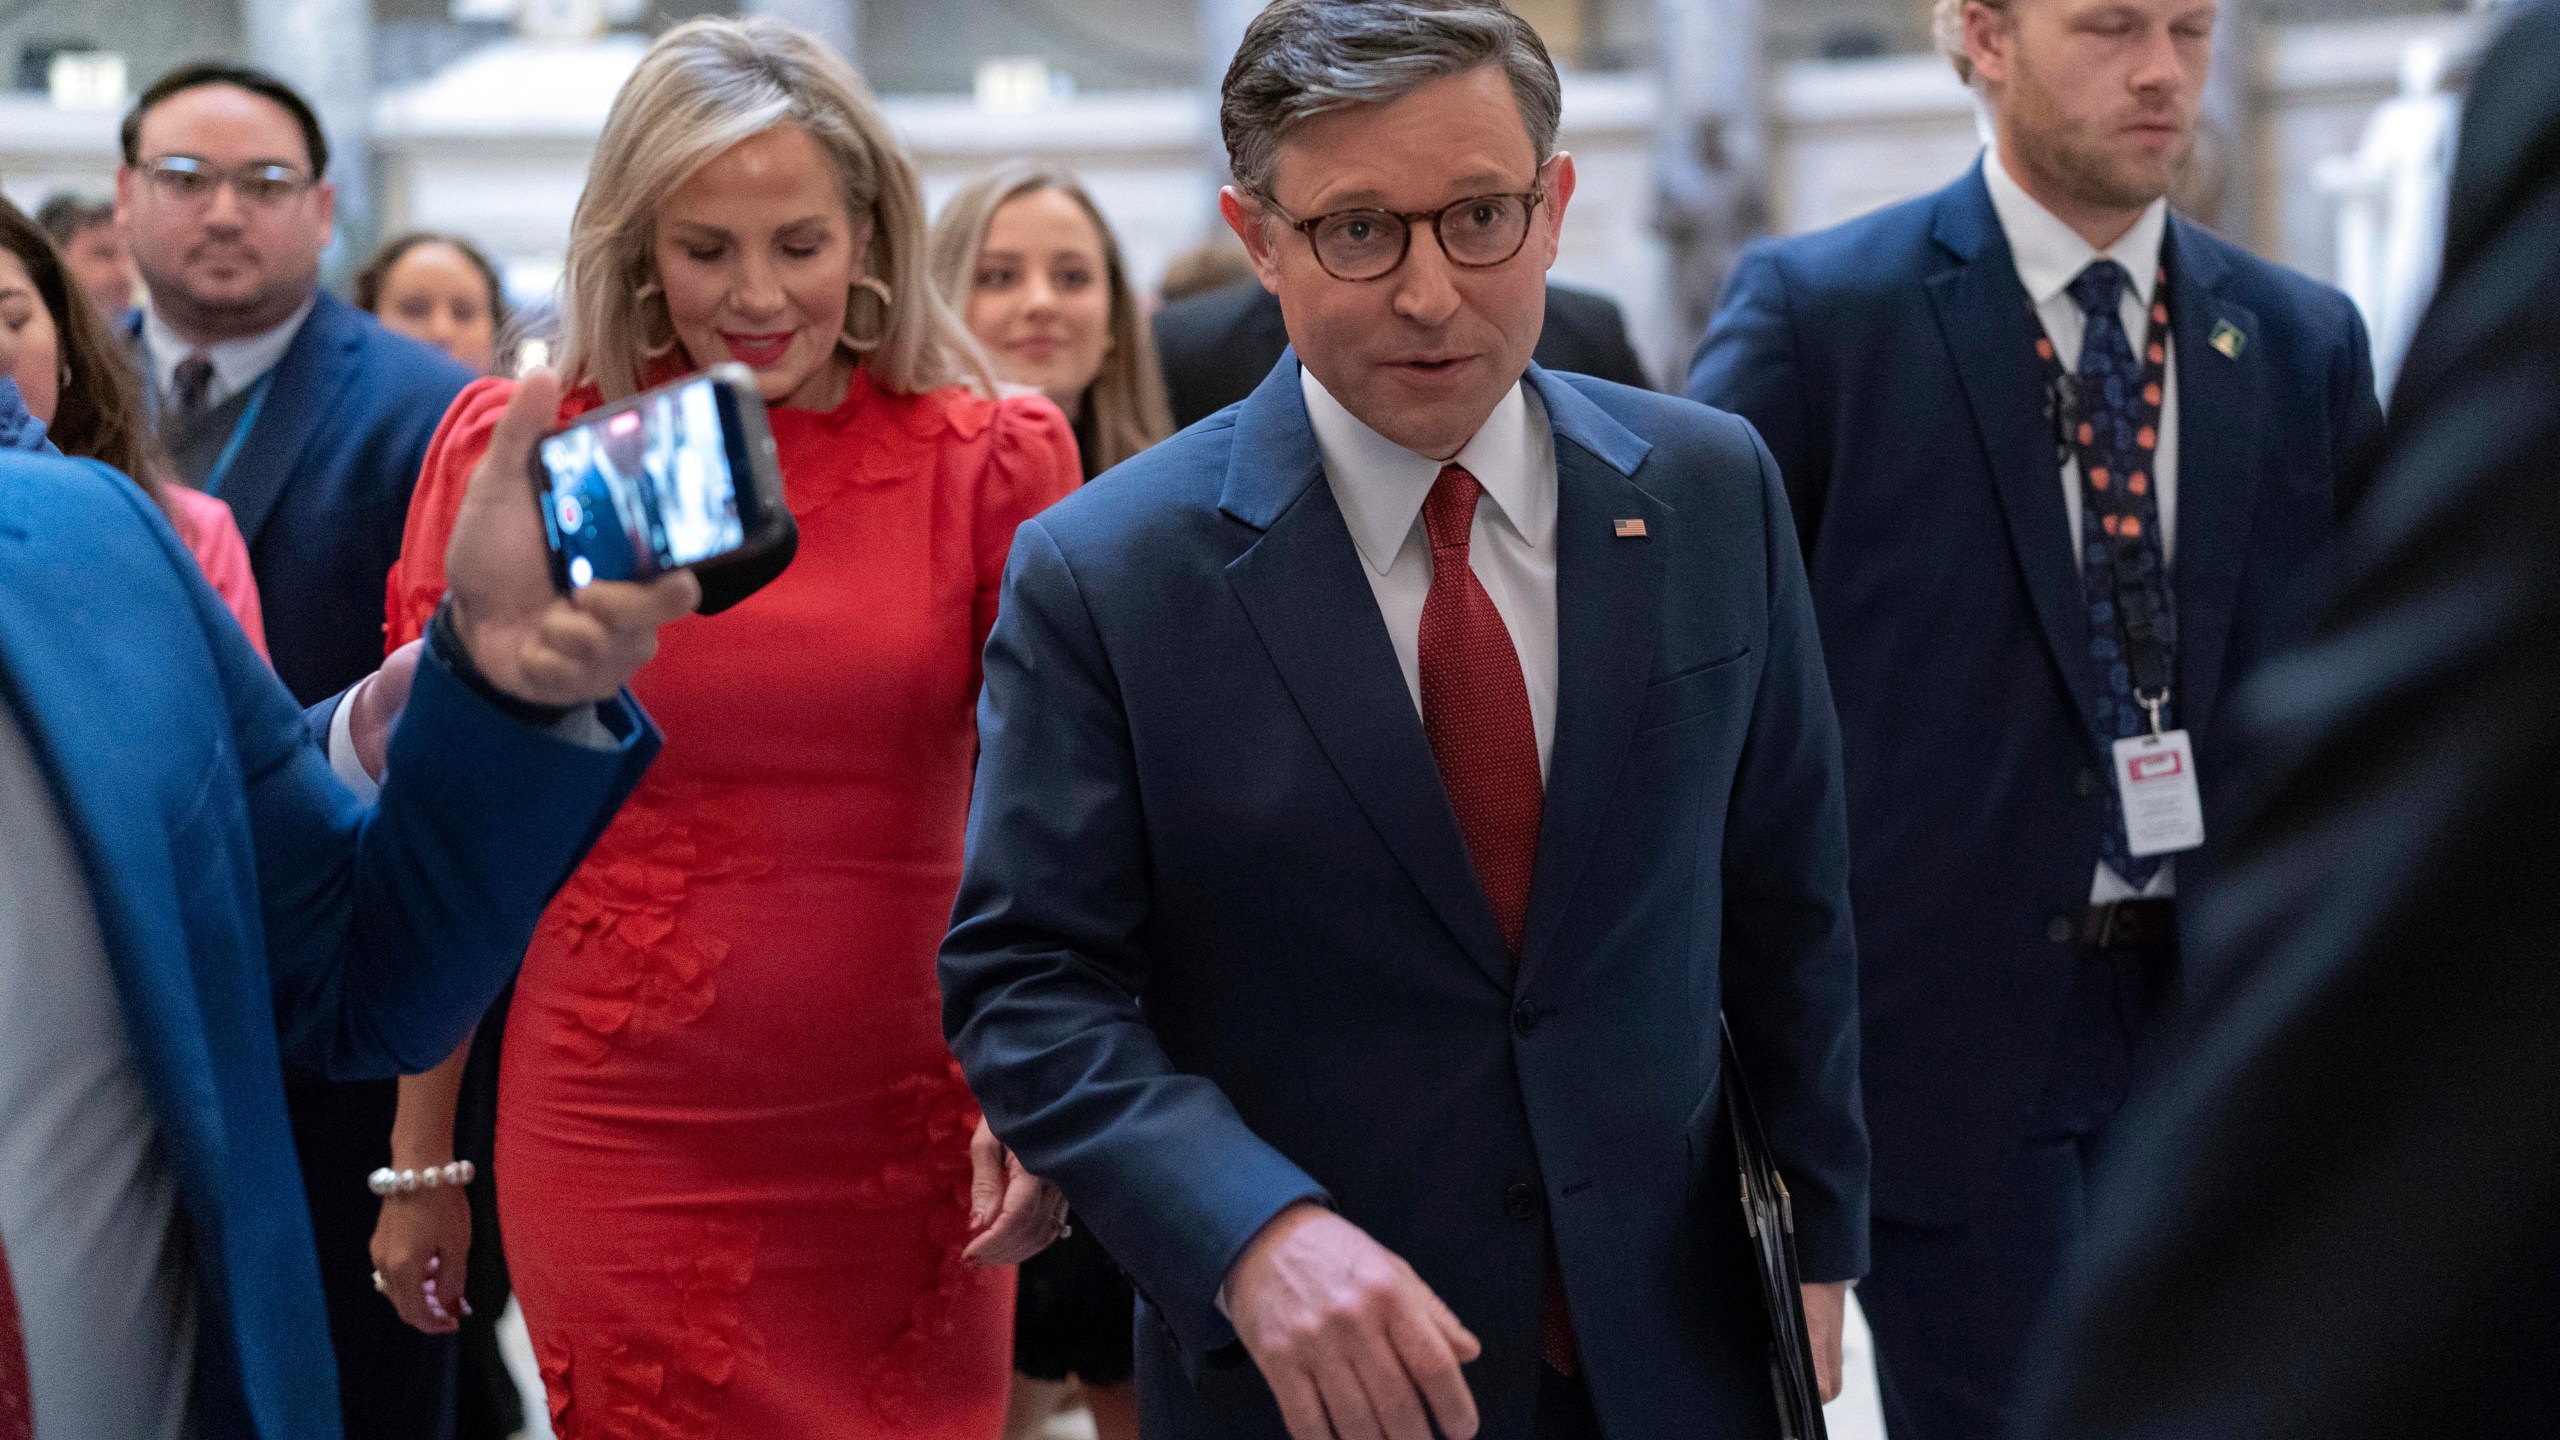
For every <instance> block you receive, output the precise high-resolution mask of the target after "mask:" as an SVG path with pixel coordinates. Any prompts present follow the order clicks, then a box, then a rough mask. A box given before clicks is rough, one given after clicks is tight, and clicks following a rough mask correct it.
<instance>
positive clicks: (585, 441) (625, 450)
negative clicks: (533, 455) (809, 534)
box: [541, 375, 754, 586]
mask: <svg viewBox="0 0 2560 1440" xmlns="http://www.w3.org/2000/svg"><path fill="white" fill-rule="evenodd" d="M724 398H725V397H724V396H723V395H722V394H721V392H720V388H719V386H718V384H717V383H715V382H714V381H713V380H712V378H711V377H709V376H707V375H702V376H695V377H694V378H693V379H690V380H686V381H682V382H679V383H677V384H674V385H670V386H667V387H666V388H665V389H662V390H656V391H652V392H650V393H648V394H646V395H643V396H640V397H639V398H638V400H637V401H635V402H634V403H632V404H631V405H629V406H627V407H624V408H617V409H614V410H610V411H606V412H604V413H603V414H599V415H595V416H592V417H590V418H588V419H585V420H581V421H579V422H577V423H576V424H573V425H571V426H570V427H569V428H568V429H566V430H563V431H561V432H560V433H558V434H556V435H552V436H549V437H547V438H545V439H544V440H543V442H542V445H541V457H542V470H543V474H544V476H545V478H546V479H547V480H548V482H549V483H548V488H547V490H546V491H545V493H544V496H543V507H542V510H543V515H542V523H543V526H544V528H545V529H547V530H548V531H549V532H550V535H551V548H552V550H553V551H554V552H556V553H557V554H558V555H559V557H560V570H561V574H562V576H563V577H564V578H565V579H566V580H567V581H568V582H569V584H571V585H572V586H585V585H590V584H593V583H594V582H596V581H598V580H647V579H650V578H652V577H654V576H656V575H658V574H659V573H661V572H662V571H666V570H672V569H675V568H676V567H678V566H682V565H692V564H697V563H699V562H701V561H704V560H708V559H710V558H712V557H713V556H715V555H721V554H725V553H727V552H729V551H731V550H734V549H737V548H738V547H739V546H740V545H742V544H744V543H745V542H746V531H747V525H748V523H749V522H750V521H751V520H752V519H753V518H754V517H753V516H751V515H746V514H744V513H742V507H744V506H747V505H749V504H751V503H752V501H751V500H750V499H748V498H746V497H742V496H741V494H740V492H739V486H738V473H737V467H738V464H739V460H738V457H737V456H735V455H734V454H733V453H732V449H733V447H732V445H731V435H732V432H733V431H734V430H735V429H736V426H735V425H734V424H724V423H723V422H724V421H725V420H727V419H728V417H727V416H726V415H725V414H724V406H723V403H722V402H723V400H724Z"/></svg>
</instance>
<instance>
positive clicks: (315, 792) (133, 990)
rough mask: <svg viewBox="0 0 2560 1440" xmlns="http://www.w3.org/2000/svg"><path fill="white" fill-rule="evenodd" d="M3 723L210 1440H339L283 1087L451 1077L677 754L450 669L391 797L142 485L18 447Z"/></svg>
mask: <svg viewBox="0 0 2560 1440" xmlns="http://www.w3.org/2000/svg"><path fill="white" fill-rule="evenodd" d="M0 703H5V704H6V705H8V707H9V709H10V712H11V713H12V715H14V716H15V718H16V720H17V722H18V724H19V725H20V727H21V728H23V729H24V731H25V732H26V735H27V740H28V744H29V747H30V749H31V750H32V751H33V752H34V754H35V755H36V757H37V760H38V763H39V764H41V765H42V766H43V768H44V771H45V775H46V778H47V780H48V781H49V782H50V784H51V786H52V790H53V796H54V802H55V804H57V805H58V806H59V807H60V808H61V811H62V817H63V821H64V823H65V826H66V828H67V829H68V830H69V832H70V834H71V836H72V837H73V840H74V842H75V843H76V845H77V847H78V851H79V855H80V858H81V861H82V865H83V868H84V869H85V871H86V873H87V876H88V881H89V889H90V894H91V896H92V898H93V900H94V901H95V903H96V906H97V911H98V929H99V933H100V936H101V938H102V939H103V940H104V942H105V946H106V952H107V961H108V963H109V965H110V966H112V967H113V969H114V972H115V984H116V993H117V996H118V998H119V1000H120V1001H121V1002H122V1005H123V1010H124V1018H125V1024H126V1027H127V1028H128V1029H129V1030H130V1032H131V1034H132V1037H133V1054H134V1059H135V1062H136V1064H137V1065H138V1066H139V1067H140V1069H141V1071H142V1081H143V1085H144V1088H145V1090H146V1091H147V1093H148V1094H149V1096H150V1101H151V1110H152V1119H153V1122H154V1124H155V1125H156V1126H157V1128H158V1132H159V1140H160V1150H161V1153H162V1155H163V1156H164V1157H165V1158H166V1160H167V1163H168V1165H169V1167H170V1170H171V1172H172V1174H173V1176H174V1178H175V1180H176V1182H177V1187H178V1193H179V1196H180V1200H181V1207H180V1213H181V1214H182V1216H183V1217H184V1223H185V1225H186V1227H187V1239H188V1243H189V1249H190V1251H191V1253H192V1255H193V1257H194V1260H195V1265H196V1273H197V1277H198V1283H199V1284H200V1286H201V1287H202V1292H203V1300H204V1306H203V1316H204V1319H203V1324H202V1330H201V1338H200V1341H199V1347H198V1362H197V1372H196V1376H197V1378H196V1386H197V1400H198V1406H197V1411H198V1416H199V1420H200V1423H201V1425H202V1428H203V1432H204V1434H205V1436H206V1437H207V1440H248V1437H253V1436H254V1437H259V1440H333V1437H335V1436H337V1435H338V1434H339V1420H338V1388H337V1371H336V1367H335V1365H334V1364H333V1363H332V1361H331V1358H330V1351H329V1328H328V1322H327V1319H326V1317H325V1316H324V1315H323V1313H322V1307H321V1299H320V1293H321V1292H320V1274H319V1262H318V1261H317V1259H316V1258H315V1257H314V1254H313V1250H312V1240H311V1221H310V1216H309V1212H308V1211H307V1209H306V1208H305V1205H304V1201H303V1193H302V1185H301V1172H300V1170H299V1168H298V1167H297V1165H296V1163H295V1158H294V1146H293V1137H292V1134H291V1133H290V1131H289V1130H288V1128H287V1124H286V1119H285V1105H284V1074H283V1067H284V1066H285V1065H286V1064H287V1063H292V1064H294V1065H297V1066H300V1067H303V1068H306V1069H309V1070H313V1071H317V1072H319V1073H322V1074H326V1075H329V1076H332V1077H334V1078H358V1077H374V1076H388V1075H392V1074H395V1073H399V1072H413V1071H419V1070H424V1069H427V1068H429V1067H431V1066H433V1065H434V1064H436V1063H437V1062H438V1061H440V1060H442V1059H443V1058H444V1057H445V1056H446V1055H449V1054H451V1053H452V1051H453V1047H454V1045H455V1044H456V1043H457V1042H459V1041H460V1039H461V1038H462V1036H463V1034H464V1032H466V1031H467V1030H469V1029H470V1027H471V1025H472V1023H473V1022H474V1021H476V1020H477V1019H479V1017H480V1014H481V1012H482V1011H483V1010H484V1009H486V1008H487V1006H488V1003H489V1001H490V999H491V998H492V997H493V996H494V995H496V993H497V992H498V990H499V989H500V987H501V986H503V985H504V984H505V982H506V980H507V978H508V977H509V976H510V975H512V974H513V973H514V971H515V967H516V962H517V961H518V960H519V959H520V958H522V956H523V954H524V947H525V945H526V943H527V941H529V940H530V939H531V938H532V934H533V927H534V922H535V921H536V920H537V919H538V918H539V917H540V914H541V912H542V908H543V906H544V905H545V904H546V903H548V901H549V898H550V896H551V893H552V891H553V890H555V889H557V888H558V886H559V885H560V883H561V882H562V881H563V880H565V879H566V878H567V877H568V874H569V872H570V870H571V869H572V868H573V867H574V866H575V865H576V864H577V863H578V861H579V859H580V858H581V857H583V856H584V854H585V853H586V849H587V847H588V845H589V844H590V843H592V841H593V839H594V837H595V836H596V835H597V834H598V833H600V832H601V831H602V829H603V827H604V824H605V822H606V820H607V819H609V818H610V817H611V815H612V814H613V811H614V809H615V807H617V806H618V805H619V804H620V803H621V801H622V797H623V796H624V795H626V794H628V793H629V791H630V789H631V787H632V786H633V785H634V784H636V783H637V782H638V780H639V778H640V773H641V771H643V770H644V769H645V768H647V765H648V762H649V760H650V758H651V757H652V756H653V755H654V754H655V753H656V751H657V745H658V740H657V733H656V731H655V730H654V729H653V728H651V727H650V725H649V723H648V719H647V717H646V716H645V715H643V714H642V713H641V712H640V710H639V708H638V706H636V705H635V704H633V703H631V702H630V700H629V699H628V698H627V697H626V698H625V699H624V700H622V701H621V702H620V703H618V704H617V705H615V706H612V707H608V709H607V719H608V724H609V726H610V728H612V729H613V730H614V731H615V732H616V734H617V735H618V736H619V745H618V747H617V748H615V749H613V750H591V749H586V748H583V747H581V746H577V745H573V744H569V743H567V742H564V741H561V740H557V739H554V738H551V737H549V736H546V735H544V734H541V733H539V732H537V731H533V730H530V729H528V728H526V727H525V726H523V725H521V724H519V723H517V722H516V721H513V720H511V719H508V718H507V717H506V716H504V715H502V714H500V713H499V712H498V711H497V710H496V709H495V708H493V707H491V706H490V705H489V704H487V703H486V702H485V701H482V700H480V699H479V698H477V697H475V696H474V695H472V694H471V692H470V691H469V690H467V689H465V688H464V687H463V685H462V684H461V682H460V681H458V680H456V679H454V678H453V676H452V673H451V672H450V671H448V670H447V669H446V668H445V667H444V666H443V665H442V664H441V663H440V662H438V661H435V660H434V659H432V658H429V659H427V660H425V661H423V662H422V663H421V664H420V665H419V667H418V677H417V682H416V686H415V688H414V689H413V690H412V692H411V695H410V699H409V705H408V709H407V710H406V711H405V712H404V714H403V716H402V718H401V721H400V724H399V726H398V728H397V729H396V730H395V731H394V732H393V735H392V741H391V768H390V774H389V778H388V782H387V783H386V784H385V785H384V787H383V791H382V795H381V797H380V799H379V801H378V803H377V804H375V805H374V806H373V807H371V808H370V809H368V808H366V807H364V806H362V805H359V804H358V803H357V802H356V800H355V799H354V798H353V797H352V796H350V795H349V794H348V793H347V791H346V789H345V787H344V786H342V785H340V784H339V783H338V781H337V779H336V777H335V776H333V775H332V774H331V773H330V771H329V766H328V762H327V761H326V760H325V759H324V758H323V757H322V756H321V754H320V752H319V751H318V750H317V749H315V748H314V747H313V746H312V744H311V742H310V737H309V735H308V734H307V733H306V731H305V729H304V718H303V716H302V713H301V712H300V711H299V710H297V709H296V708H295V706H294V703H293V701H292V699H291V697H289V696H288V695H286V693H285V691H284V687H283V686H282V685H280V684H278V683H277V682H276V679H275V677H274V676H273V675H272V674H270V673H269V672H268V670H267V667H266V665H265V664H264V663H263V662H261V661H260V660H259V659H258V657H257V654H256V653H255V652H254V651H252V650H250V648H249V645H248V641H247V640H246V639H244V638H243V637H242V636H241V634H240V627H239V626H238V625H237V624H235V623H233V621H232V619H231V614H230V612H229V611H228V610H225V609H224V608H223V606H222V602H221V601H220V600H219V599H217V598H216V597H215V596H214V593H213V591H212V590H211V589H210V588H209V587H207V585H206V584H205V582H204V577H203V576H202V575H201V574H199V573H198V571H197V569H196V564H195V560H194V558H193V557H192V556H190V555H189V554H188V553H187V551H186V549H185V547H184V546H183V545H181V544H180V543H179V541H178V537H177V535H176V534H175V532H173V531H172V530H170V528H169V526H168V524H167V523H166V522H165V521H164V520H162V519H161V518H160V515H159V513H158V512H157V511H156V510H154V509H153V508H152V506H151V503H150V501H149V500H148V498H146V497H145V496H144V495H143V493H142V492H141V490H139V489H138V488H136V487H135V486H134V485H133V484H132V482H130V481H128V480H126V479H125V478H124V477H122V476H120V475H117V474H116V473H114V472H113V471H111V470H108V469H107V468H106V467H105V466H103V465H98V464H95V463H93V462H90V461H85V460H59V459H52V458H45V457H36V456H28V455H17V454H10V455H0Z"/></svg>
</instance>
